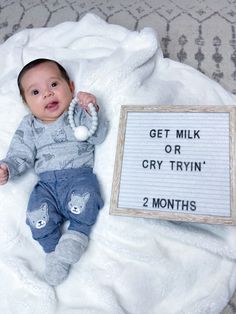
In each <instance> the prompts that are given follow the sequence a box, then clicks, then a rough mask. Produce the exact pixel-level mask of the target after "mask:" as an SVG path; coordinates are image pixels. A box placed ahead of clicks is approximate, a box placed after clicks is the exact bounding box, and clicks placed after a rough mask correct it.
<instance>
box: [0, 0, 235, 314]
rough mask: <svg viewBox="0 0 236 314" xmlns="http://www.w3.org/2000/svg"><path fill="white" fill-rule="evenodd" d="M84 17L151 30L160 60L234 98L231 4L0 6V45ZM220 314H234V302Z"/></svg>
mask: <svg viewBox="0 0 236 314" xmlns="http://www.w3.org/2000/svg"><path fill="white" fill-rule="evenodd" d="M88 12H91V13H95V14H97V15H98V16H100V17H102V18H103V19H104V20H106V21H108V22H109V23H113V24H119V25H123V26H125V27H126V28H128V29H131V30H140V29H142V28H143V27H146V26H150V27H152V28H154V29H155V30H156V31H157V33H158V36H159V41H160V43H161V46H162V50H163V53H164V56H165V57H168V58H171V59H173V60H176V61H179V62H183V63H185V64H188V65H191V66H192V67H194V68H196V69H198V70H199V71H201V72H202V73H204V74H205V75H207V76H208V77H210V78H212V79H214V80H215V81H217V82H218V83H219V84H221V85H222V86H223V87H224V88H225V89H226V90H228V91H229V92H232V93H234V94H236V0H219V1H217V0H175V1H174V0H145V1H143V0H120V1H117V0H81V1H76V0H51V1H46V0H0V43H2V42H4V41H5V40H6V39H7V38H9V37H10V36H12V35H13V34H14V33H16V32H18V31H20V30H22V29H25V28H33V27H50V26H55V25H56V24H59V23H62V22H64V21H78V20H79V19H80V18H81V17H82V16H83V15H85V14H86V13H88ZM223 313H224V314H232V313H236V296H234V297H233V298H232V299H231V301H230V302H229V304H228V306H227V307H226V309H225V311H224V312H223ZM160 314H161V313H160ZM202 314H207V313H202Z"/></svg>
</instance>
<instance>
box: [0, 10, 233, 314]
mask: <svg viewBox="0 0 236 314" xmlns="http://www.w3.org/2000/svg"><path fill="white" fill-rule="evenodd" d="M38 57H47V58H55V59H56V60H58V61H59V62H62V64H63V65H64V66H65V67H66V68H67V69H68V71H69V73H70V74H71V76H72V78H73V79H74V80H75V83H76V88H77V90H84V91H89V92H92V93H94V94H95V95H96V96H97V98H98V100H99V103H100V105H101V107H103V108H104V110H105V112H106V115H107V117H108V119H109V120H110V131H109V135H108V137H107V139H106V141H105V142H104V143H103V144H102V145H100V146H99V147H97V149H96V163H95V172H96V173H97V175H98V177H99V179H100V182H101V185H102V190H103V194H104V198H105V206H104V208H103V210H102V211H101V212H100V216H99V219H98V221H97V224H96V226H95V228H94V229H93V232H92V235H91V241H90V244H89V248H88V250H87V251H86V253H85V254H84V255H83V257H82V258H81V260H80V261H79V263H77V264H76V265H75V266H73V267H72V269H71V272H70V275H69V277H68V279H67V280H66V281H65V282H64V283H63V284H61V285H60V286H58V287H57V288H56V289H54V288H52V287H50V286H49V285H47V284H46V283H45V282H44V280H43V279H42V272H43V267H44V257H45V255H44V253H43V252H42V249H41V248H40V247H39V245H38V244H37V243H36V242H34V241H33V240H32V238H31V234H30V231H29V229H28V227H27V226H26V224H25V209H26V205H27V200H28V196H29V193H30V191H31V189H32V186H33V184H34V182H35V181H36V177H35V175H34V173H33V172H28V173H27V174H26V175H24V176H22V177H21V178H18V179H17V180H14V181H12V182H10V183H9V184H8V185H6V186H3V187H0V217H1V218H0V272H1V281H0V313H4V314H10V313H11V314H12V313H14V314H32V313H34V314H42V313H44V314H78V313H83V314H87V313H88V314H106V313H107V314H126V313H130V314H167V313H168V314H171V313H181V314H184V313H186V314H196V313H199V314H200V313H201V314H202V313H207V314H210V313H212V314H216V313H220V312H221V310H222V309H223V307H224V306H225V305H226V304H227V302H228V301H229V299H230V297H231V295H232V293H233V291H234V290H235V288H236V246H235V239H236V228H235V227H229V226H222V225H202V224H190V223H174V222H168V221H160V220H152V219H142V218H129V217H116V216H111V215H109V202H110V196H111V185H112V175H113V167H114V159H115V149H116V140H117V132H118V122H119V112H120V106H121V105H123V104H136V105H137V104H138V105H148V104H153V105H154V104H162V105H163V104H164V105H165V104H167V105H170V104H174V105H186V104H188V105H201V104H208V105H224V104H225V105H232V104H234V105H235V104H236V98H235V96H233V95H231V94H229V93H228V92H226V91H225V90H224V89H223V88H221V87H220V86H219V85H218V84H216V83H215V82H213V81H211V80H210V79H208V78H207V77H205V76H204V75H202V74H200V73H199V72H197V71H196V70H194V69H192V68H191V67H188V66H185V65H183V64H180V63H176V62H173V61H171V60H168V59H163V57H162V53H161V49H160V45H159V42H158V39H157V37H156V34H155V33H154V31H153V30H152V29H150V28H146V29H143V30H142V31H141V32H131V31H129V30H127V29H125V28H122V27H120V26H117V25H109V24H107V23H106V22H104V21H103V20H101V19H100V18H98V17H97V16H95V15H92V14H88V15H86V16H85V17H84V18H83V19H81V20H80V21H79V22H66V23H63V24H60V25H58V26H56V27H53V28H39V29H27V30H24V31H22V32H20V33H18V34H16V35H14V36H13V37H11V38H10V39H9V40H8V41H7V42H5V43H4V44H2V45H1V46H0V68H1V72H0V137H1V138H0V147H1V151H0V158H3V157H4V156H5V153H6V151H7V147H8V145H9V142H10V139H11V136H12V134H13V132H14V130H15V128H16V126H17V125H18V123H19V121H20V120H21V118H22V116H23V115H24V114H26V112H27V109H26V108H25V106H24V105H23V104H22V102H21V99H20V97H19V95H18V91H17V86H16V77H17V73H18V71H19V70H20V69H21V67H22V66H23V65H24V64H25V63H27V62H29V61H30V60H32V59H35V58H38Z"/></svg>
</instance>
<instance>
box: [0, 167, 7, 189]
mask: <svg viewBox="0 0 236 314" xmlns="http://www.w3.org/2000/svg"><path fill="white" fill-rule="evenodd" d="M8 177H9V173H8V167H7V165H6V164H4V163H3V164H1V165H0V185H3V184H6V183H7V181H8Z"/></svg>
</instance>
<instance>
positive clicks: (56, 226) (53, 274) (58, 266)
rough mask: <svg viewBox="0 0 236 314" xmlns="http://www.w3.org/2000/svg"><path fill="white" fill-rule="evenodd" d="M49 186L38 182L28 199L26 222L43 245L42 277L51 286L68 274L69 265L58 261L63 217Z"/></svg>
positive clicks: (35, 237)
mask: <svg viewBox="0 0 236 314" xmlns="http://www.w3.org/2000/svg"><path fill="white" fill-rule="evenodd" d="M49 191H50V190H49V188H48V187H47V186H46V185H45V184H44V183H41V182H39V183H38V184H37V185H36V186H35V188H34V190H33V192H32V194H31V196H30V200H29V205H28V209H27V224H28V225H29V226H30V228H31V232H32V236H33V238H34V239H35V240H36V241H38V242H39V244H40V245H41V246H42V247H43V249H44V251H45V253H47V255H46V266H45V272H44V277H45V280H46V281H47V282H48V283H49V284H50V285H52V286H56V285H58V284H60V283H61V282H62V281H63V280H64V279H65V278H66V277H67V275H68V272H69V268H70V265H69V264H67V263H64V262H62V261H60V260H59V259H58V258H57V257H56V255H55V252H54V251H55V248H56V245H57V244H58V242H59V239H60V237H61V231H60V225H61V223H62V222H63V218H62V217H61V215H59V214H58V211H57V204H56V201H55V198H54V197H53V193H51V192H49Z"/></svg>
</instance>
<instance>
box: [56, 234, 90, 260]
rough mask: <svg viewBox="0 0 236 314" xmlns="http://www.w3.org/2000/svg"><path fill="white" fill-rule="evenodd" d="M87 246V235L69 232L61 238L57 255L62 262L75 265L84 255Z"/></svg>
mask: <svg viewBox="0 0 236 314" xmlns="http://www.w3.org/2000/svg"><path fill="white" fill-rule="evenodd" d="M87 245H88V237H87V236H86V235H85V234H83V233H80V232H77V231H73V230H68V231H66V233H64V234H63V235H62V236H61V238H60V241H59V242H58V244H57V246H56V249H55V254H56V256H57V258H58V259H59V260H60V261H61V262H63V263H67V264H75V263H76V262H78V260H79V259H80V257H81V255H82V254H83V253H84V251H85V249H86V247H87Z"/></svg>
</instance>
